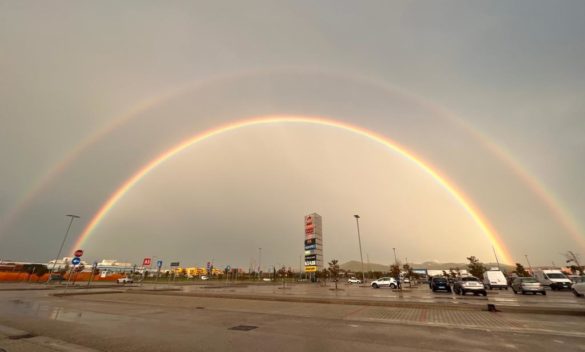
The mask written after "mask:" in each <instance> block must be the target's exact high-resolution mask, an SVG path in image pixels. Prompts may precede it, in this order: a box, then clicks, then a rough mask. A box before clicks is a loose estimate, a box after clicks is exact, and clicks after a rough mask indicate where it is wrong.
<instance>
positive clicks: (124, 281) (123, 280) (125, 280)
mask: <svg viewBox="0 0 585 352" xmlns="http://www.w3.org/2000/svg"><path fill="white" fill-rule="evenodd" d="M117 282H118V283H119V284H131V283H134V280H132V278H131V277H120V278H118V281H117Z"/></svg>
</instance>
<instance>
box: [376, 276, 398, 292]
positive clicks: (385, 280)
mask: <svg viewBox="0 0 585 352" xmlns="http://www.w3.org/2000/svg"><path fill="white" fill-rule="evenodd" d="M382 286H388V287H390V288H392V289H394V288H396V287H398V282H396V279H395V278H393V277H381V278H379V279H378V280H374V281H372V287H373V288H380V287H382Z"/></svg>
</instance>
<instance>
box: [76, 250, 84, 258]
mask: <svg viewBox="0 0 585 352" xmlns="http://www.w3.org/2000/svg"><path fill="white" fill-rule="evenodd" d="M82 255H83V250H81V249H78V250H76V251H75V256H76V257H81V256H82Z"/></svg>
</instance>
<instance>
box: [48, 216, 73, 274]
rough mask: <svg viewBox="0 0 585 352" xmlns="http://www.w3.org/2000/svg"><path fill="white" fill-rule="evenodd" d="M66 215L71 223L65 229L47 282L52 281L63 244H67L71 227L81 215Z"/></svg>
mask: <svg viewBox="0 0 585 352" xmlns="http://www.w3.org/2000/svg"><path fill="white" fill-rule="evenodd" d="M66 216H68V217H70V218H71V219H70V220H69V225H68V226H67V231H65V237H63V241H62V242H61V247H59V252H58V253H57V257H56V258H55V262H53V267H52V268H51V271H49V278H48V279H47V282H49V281H51V273H53V271H54V270H55V265H57V260H59V257H61V251H63V246H64V245H65V241H67V236H69V230H70V229H71V224H73V220H75V219H79V216H77V215H73V214H67V215H66Z"/></svg>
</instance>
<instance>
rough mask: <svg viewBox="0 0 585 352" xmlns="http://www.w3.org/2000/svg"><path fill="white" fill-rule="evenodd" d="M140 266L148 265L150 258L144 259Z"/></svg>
mask: <svg viewBox="0 0 585 352" xmlns="http://www.w3.org/2000/svg"><path fill="white" fill-rule="evenodd" d="M142 265H143V266H147V265H150V258H144V260H143V261H142Z"/></svg>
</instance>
